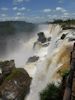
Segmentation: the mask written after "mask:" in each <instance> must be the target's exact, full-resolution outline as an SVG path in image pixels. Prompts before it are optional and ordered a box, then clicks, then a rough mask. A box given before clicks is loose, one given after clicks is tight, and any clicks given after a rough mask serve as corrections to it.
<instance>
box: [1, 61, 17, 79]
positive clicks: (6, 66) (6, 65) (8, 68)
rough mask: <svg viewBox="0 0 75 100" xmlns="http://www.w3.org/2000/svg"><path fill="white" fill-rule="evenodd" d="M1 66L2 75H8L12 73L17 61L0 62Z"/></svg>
mask: <svg viewBox="0 0 75 100" xmlns="http://www.w3.org/2000/svg"><path fill="white" fill-rule="evenodd" d="M0 68H1V70H2V75H3V76H4V77H6V76H8V75H9V74H11V72H12V70H13V68H15V62H14V60H10V61H4V62H0Z"/></svg>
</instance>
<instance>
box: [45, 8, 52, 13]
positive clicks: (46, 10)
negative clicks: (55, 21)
mask: <svg viewBox="0 0 75 100" xmlns="http://www.w3.org/2000/svg"><path fill="white" fill-rule="evenodd" d="M43 12H45V13H48V12H51V9H44V10H43Z"/></svg>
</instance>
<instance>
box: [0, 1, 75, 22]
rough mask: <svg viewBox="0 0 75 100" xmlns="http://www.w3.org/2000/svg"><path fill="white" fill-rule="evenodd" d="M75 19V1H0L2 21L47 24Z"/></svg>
mask: <svg viewBox="0 0 75 100" xmlns="http://www.w3.org/2000/svg"><path fill="white" fill-rule="evenodd" d="M74 17H75V0H0V21H6V20H21V21H28V22H45V21H51V20H54V19H68V18H74Z"/></svg>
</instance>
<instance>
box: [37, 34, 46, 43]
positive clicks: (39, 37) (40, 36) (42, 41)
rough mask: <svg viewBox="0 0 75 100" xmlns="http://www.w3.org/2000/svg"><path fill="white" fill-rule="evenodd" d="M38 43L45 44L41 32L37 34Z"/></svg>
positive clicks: (44, 38)
mask: <svg viewBox="0 0 75 100" xmlns="http://www.w3.org/2000/svg"><path fill="white" fill-rule="evenodd" d="M38 41H39V42H41V43H45V42H46V37H45V35H44V33H43V32H40V33H38Z"/></svg>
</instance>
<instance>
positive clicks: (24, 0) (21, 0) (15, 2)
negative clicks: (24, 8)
mask: <svg viewBox="0 0 75 100" xmlns="http://www.w3.org/2000/svg"><path fill="white" fill-rule="evenodd" d="M29 1H30V0H13V2H14V4H17V3H23V2H29Z"/></svg>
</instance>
